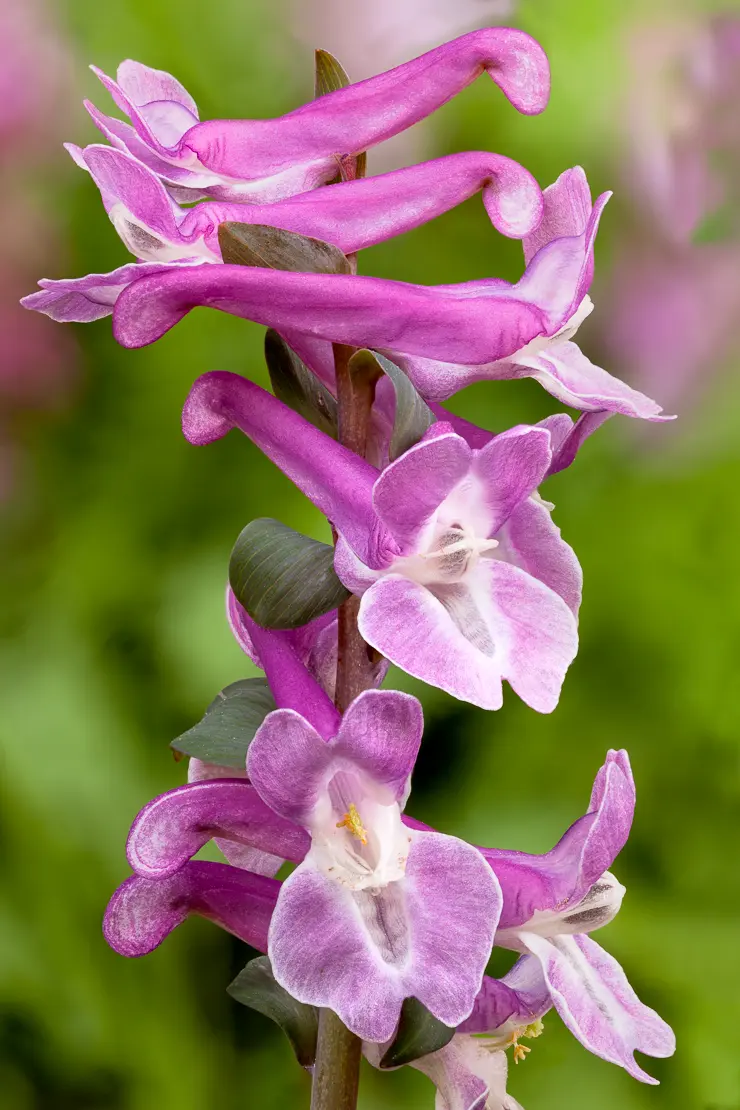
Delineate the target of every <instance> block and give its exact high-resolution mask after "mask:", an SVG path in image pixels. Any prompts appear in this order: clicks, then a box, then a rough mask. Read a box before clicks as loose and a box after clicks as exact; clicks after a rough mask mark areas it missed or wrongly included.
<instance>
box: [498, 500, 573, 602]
mask: <svg viewBox="0 0 740 1110" xmlns="http://www.w3.org/2000/svg"><path fill="white" fill-rule="evenodd" d="M498 540H499V544H500V549H499V553H500V555H501V558H504V559H506V560H507V561H508V562H510V563H513V564H514V565H515V566H517V567H521V569H522V570H524V571H526V572H527V574H529V575H531V576H532V578H537V579H538V580H539V581H540V582H544V583H545V585H546V586H549V587H550V589H551V590H554V591H555V593H556V594H558V595H559V596H560V597H562V599H563V601H564V602H565V604H566V605H567V606H568V608H569V609H570V610H571V612H572V613H573V614H577V613H578V609H579V607H580V604H581V590H582V587H583V571H582V570H581V564H580V563H579V562H578V557H577V555H576V553H575V551H574V550H573V548H572V547H571V546H570V544H567V543H566V542H565V540H564V539H563V538H562V536H561V535H560V529H559V528H558V526H557V524H555V522H554V521H553V519H552V516H551V514H550V511H549V509H548V508H547V506H546V505H543V504H542V502H541V501H535V500H534V499H533V498H531V497H529V498H527V499H526V500H525V501H523V502H522V503H521V504H520V505H519V506H518V507H517V508H516V509H515V510H514V512H513V513H512V514H511V516H510V517H509V519H508V520H507V521H506V523H505V525H504V527H503V529H502V530H501V532H499V534H498Z"/></svg>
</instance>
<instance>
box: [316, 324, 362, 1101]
mask: <svg viewBox="0 0 740 1110" xmlns="http://www.w3.org/2000/svg"><path fill="white" fill-rule="evenodd" d="M353 353H354V348H352V347H345V346H343V345H342V344H339V343H335V344H334V365H335V368H336V375H337V408H338V413H339V441H340V443H342V444H343V445H344V446H345V447H348V448H349V449H350V451H354V452H355V454H357V455H362V457H363V458H364V456H365V452H366V450H367V433H368V426H369V423H370V412H371V409H372V405H373V400H374V399H375V381H376V379H375V378H374V377H373V376H372V375H371V374H367V373H354V374H353V373H352V372H351V370H350V366H349V360H350V358H351V357H352V355H353ZM359 607H360V599H359V598H357V597H350V598H349V599H348V600H347V601H345V602H344V604H343V605H340V607H339V611H338V614H337V616H338V628H337V686H336V694H335V701H336V705H337V708H338V709H339V711H340V712H342V713H343V712H344V711H345V709H346V708H347V706H348V705H349V704H350V702H351V701H353V700H354V699H355V698H356V697H357V695H358V694H361V693H362V691H363V690H367V689H369V687H371V686H372V682H373V679H372V670H373V666H372V660H371V658H370V653H369V649H368V646H367V644H366V643H365V641H364V640H363V638H362V636H361V635H360V632H359V629H358V628H357V613H358V610H359ZM361 1059H362V1041H361V1040H360V1038H359V1037H357V1036H355V1034H354V1033H351V1032H350V1031H349V1029H347V1027H346V1026H345V1025H344V1023H343V1022H342V1021H341V1019H340V1018H339V1017H337V1015H336V1014H335V1013H334V1012H333V1011H332V1010H322V1011H321V1014H320V1017H319V1037H318V1043H317V1045H316V1064H315V1066H314V1073H313V1088H312V1092H311V1110H355V1108H356V1106H357V1091H358V1087H359V1083H360V1060H361Z"/></svg>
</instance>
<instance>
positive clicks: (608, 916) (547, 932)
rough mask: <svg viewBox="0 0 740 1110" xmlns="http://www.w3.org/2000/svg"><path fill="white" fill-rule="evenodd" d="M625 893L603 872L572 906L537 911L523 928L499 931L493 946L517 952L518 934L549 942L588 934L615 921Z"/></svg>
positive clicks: (609, 873) (618, 883) (612, 877)
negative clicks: (532, 934)
mask: <svg viewBox="0 0 740 1110" xmlns="http://www.w3.org/2000/svg"><path fill="white" fill-rule="evenodd" d="M625 893H626V891H625V888H624V887H623V886H622V884H621V883H620V882H619V880H618V879H616V878H615V877H614V875H612V874H611V872H610V871H605V872H604V874H603V875H602V876H601V878H600V879H597V880H596V882H595V883H594V884H593V885H592V886H591V888H590V889H589V890H588V891H587V892H586V894H584V896H583V898H582V899H581V900H580V902H577V903H576V904H575V905H574V906H565V907H563V908H562V909H560V908H558V907H557V906H556V907H555V908H554V909H552V910H536V911H535V912H534V914H533V915H532V917H530V919H529V921H525V922H524V924H523V925H517V926H516V927H515V928H512V929H500V930H499V932H498V933H497V934H496V943H497V944H500V945H501V946H502V947H504V948H513V949H515V950H517V951H518V950H519V949H520V948H521V944H520V942H519V940H518V934H519V933H535V934H536V935H537V936H540V937H546V938H547V939H548V940H551V939H552V938H553V937H559V936H573V935H575V934H578V933H591V932H593V931H594V930H595V929H601V928H602V926H604V925H608V924H609V922H610V921H612V920H613V918H615V917H616V915H617V914H618V913H619V908H620V906H621V905H622V899H623V898H624V895H625Z"/></svg>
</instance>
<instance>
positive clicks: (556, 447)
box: [541, 410, 614, 477]
mask: <svg viewBox="0 0 740 1110" xmlns="http://www.w3.org/2000/svg"><path fill="white" fill-rule="evenodd" d="M561 415H564V414H561ZM613 415H614V413H612V412H609V411H608V410H604V411H603V412H584V413H583V415H582V416H579V417H578V419H577V420H576V422H575V424H573V422H572V421H571V426H570V428H568V430H567V432H566V434H563V435H560V436H558V440H557V442H556V443H555V442H553V449H552V455H553V458H552V462H551V464H550V469H549V471H548V477H549V476H550V475H551V474H558V473H559V472H560V471H561V470H565V469H566V468H567V467H569V466H570V465H571V463H572V462H573V461H574V460H575V457H576V455H577V454H578V452H579V451H580V449H581V446H582V444H583V443H584V442H585V440H587V439H588V437H589V436H590V435H593V433H594V432H595V431H596V429H597V428H600V427H601V425H602V424H604V423H605V422H606V421H607V420H608V419H609V418H610V417H611V416H613ZM549 419H552V417H550V418H549ZM567 419H569V420H570V418H569V417H568V418H567ZM541 423H542V424H545V423H547V421H546V420H543V421H541ZM561 427H562V426H561ZM563 431H564V432H565V429H564V428H563Z"/></svg>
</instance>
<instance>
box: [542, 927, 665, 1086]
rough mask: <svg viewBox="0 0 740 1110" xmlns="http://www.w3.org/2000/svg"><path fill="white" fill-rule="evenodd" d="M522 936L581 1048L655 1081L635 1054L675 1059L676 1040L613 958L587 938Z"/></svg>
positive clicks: (555, 1003)
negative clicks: (636, 991)
mask: <svg viewBox="0 0 740 1110" xmlns="http://www.w3.org/2000/svg"><path fill="white" fill-rule="evenodd" d="M521 937H522V941H523V942H524V943H525V944H526V946H527V948H528V949H529V951H530V952H532V953H533V954H534V955H535V956H537V958H538V959H539V960H540V962H541V964H542V970H543V973H544V975H545V979H546V980H547V984H548V987H549V989H550V993H551V995H552V1000H553V1003H554V1005H555V1007H556V1009H557V1011H558V1013H559V1014H560V1017H561V1018H562V1019H563V1021H564V1022H565V1024H566V1025H567V1026H568V1028H569V1029H570V1031H571V1033H573V1035H574V1036H575V1037H577V1038H578V1040H579V1041H580V1042H581V1044H583V1045H585V1047H586V1048H587V1049H588V1050H589V1051H590V1052H593V1053H594V1054H595V1055H596V1056H601V1058H602V1059H604V1060H609V1061H610V1062H611V1063H613V1064H619V1065H620V1066H621V1067H623V1068H625V1069H626V1071H628V1072H629V1074H630V1075H632V1076H634V1077H635V1079H639V1080H641V1081H642V1082H643V1083H656V1082H657V1080H655V1079H653V1078H652V1076H650V1075H648V1073H647V1072H646V1071H644V1070H643V1069H642V1068H641V1067H640V1066H639V1064H638V1063H637V1061H636V1060H635V1057H634V1053H635V1050H637V1051H638V1052H644V1053H645V1054H646V1055H647V1056H658V1057H665V1056H671V1055H673V1053H674V1051H675V1048H676V1039H675V1037H674V1034H673V1031H672V1030H671V1028H670V1026H668V1025H667V1024H666V1023H665V1022H664V1021H663V1019H662V1018H661V1017H659V1016H658V1014H656V1013H655V1011H654V1010H651V1009H650V1008H649V1007H648V1006H645V1005H644V1004H643V1003H642V1002H640V1000H639V998H638V997H637V995H636V994H635V992H634V991H633V990H632V987H631V986H630V984H629V982H628V980H627V976H626V975H625V974H624V971H623V970H622V968H621V966H620V965H619V963H618V962H617V961H616V960H615V959H614V957H613V956H610V955H609V954H608V953H607V952H605V951H604V949H603V948H601V947H600V946H599V945H598V944H596V942H595V941H593V940H591V938H590V937H586V936H560V937H556V938H554V939H553V940H546V939H545V938H544V937H540V936H537V935H535V934H533V933H522V934H521Z"/></svg>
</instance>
